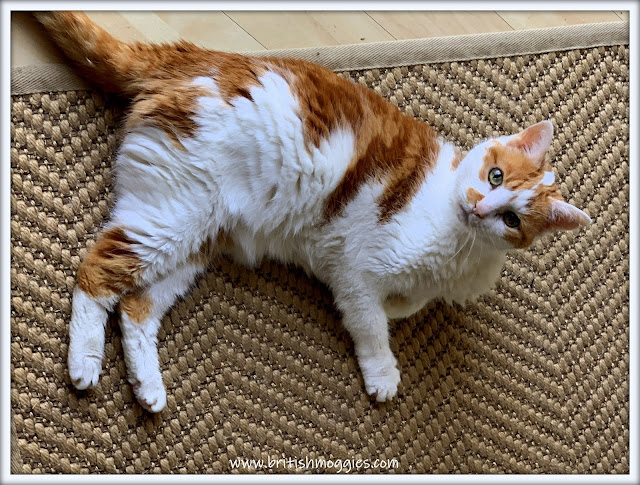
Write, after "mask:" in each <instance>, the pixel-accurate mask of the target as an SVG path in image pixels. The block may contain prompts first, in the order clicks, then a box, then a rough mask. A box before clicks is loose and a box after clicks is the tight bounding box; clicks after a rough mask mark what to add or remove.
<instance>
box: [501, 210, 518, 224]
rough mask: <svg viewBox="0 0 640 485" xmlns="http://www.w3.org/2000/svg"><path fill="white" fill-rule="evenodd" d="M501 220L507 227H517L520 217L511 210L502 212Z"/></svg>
mask: <svg viewBox="0 0 640 485" xmlns="http://www.w3.org/2000/svg"><path fill="white" fill-rule="evenodd" d="M502 220H503V221H504V223H505V224H506V225H507V226H509V227H518V226H519V225H520V218H519V217H518V216H517V215H516V214H515V213H514V212H511V211H507V212H505V213H504V214H502Z"/></svg>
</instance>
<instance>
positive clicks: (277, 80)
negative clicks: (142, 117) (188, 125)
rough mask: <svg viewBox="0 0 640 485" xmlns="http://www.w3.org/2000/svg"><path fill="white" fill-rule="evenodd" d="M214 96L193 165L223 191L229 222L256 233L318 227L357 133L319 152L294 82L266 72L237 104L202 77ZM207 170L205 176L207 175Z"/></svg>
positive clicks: (203, 110)
mask: <svg viewBox="0 0 640 485" xmlns="http://www.w3.org/2000/svg"><path fill="white" fill-rule="evenodd" d="M196 82H197V83H200V84H201V85H203V86H205V87H209V88H210V90H211V93H212V95H211V96H210V97H203V98H200V100H199V102H200V110H199V112H198V125H199V127H200V130H199V131H198V135H197V136H196V138H195V139H194V140H186V142H185V143H184V144H185V147H186V148H187V150H188V151H189V152H191V153H194V154H197V155H196V156H195V157H193V162H192V163H194V164H197V165H198V166H199V167H200V168H201V169H202V174H203V176H204V177H206V178H207V179H208V181H209V184H210V185H212V186H214V187H215V189H216V200H215V201H213V202H214V203H215V204H218V205H220V206H221V207H222V208H223V210H224V218H225V220H232V221H234V220H235V221H238V222H241V223H242V224H244V225H245V226H246V227H247V229H248V230H250V231H252V232H253V233H255V234H258V233H264V234H267V235H269V234H274V233H275V234H278V233H280V234H284V235H288V234H297V233H299V232H300V231H301V230H302V229H303V228H304V227H308V226H310V225H313V224H314V223H316V222H317V220H318V218H319V217H321V215H322V210H323V206H324V203H325V201H326V200H327V198H328V196H329V194H331V192H332V191H333V190H334V189H335V187H336V186H337V185H338V183H339V182H340V180H341V179H342V177H343V176H344V173H345V171H346V169H347V167H348V166H349V163H350V161H351V159H352V158H353V156H354V151H355V139H354V135H353V133H352V132H351V131H349V130H348V129H337V130H334V131H333V132H332V133H330V134H329V135H328V137H327V138H326V139H325V140H323V141H322V142H321V143H320V144H319V146H315V145H313V144H311V143H310V142H309V141H308V138H307V136H306V135H305V126H304V124H303V121H302V118H303V117H302V114H301V112H300V106H299V103H298V101H297V100H296V99H295V97H294V96H293V94H292V93H291V90H290V88H289V85H288V84H287V82H286V81H285V80H284V79H283V78H282V77H281V76H280V75H278V74H275V73H272V72H267V73H266V74H264V75H263V76H262V77H261V84H260V85H259V86H254V87H251V88H250V91H251V99H247V98H236V99H234V103H233V105H232V106H229V105H228V104H227V103H225V102H224V101H223V100H221V99H220V98H219V97H217V96H216V94H215V92H216V89H215V86H213V85H212V84H213V83H214V81H212V80H211V79H209V78H202V79H200V78H199V79H196ZM204 170H206V172H204Z"/></svg>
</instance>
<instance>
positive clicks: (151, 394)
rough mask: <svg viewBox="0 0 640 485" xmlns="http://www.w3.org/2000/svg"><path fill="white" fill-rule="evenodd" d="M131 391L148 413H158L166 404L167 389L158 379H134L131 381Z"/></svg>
mask: <svg viewBox="0 0 640 485" xmlns="http://www.w3.org/2000/svg"><path fill="white" fill-rule="evenodd" d="M131 385H132V386H133V392H134V394H135V395H136V398H137V399H138V402H139V403H140V406H142V407H143V408H144V409H146V410H147V411H149V412H150V413H159V412H160V411H162V410H163V409H164V407H165V406H166V404H167V391H166V390H165V388H164V384H163V383H162V378H160V379H150V380H148V381H146V382H140V381H137V380H134V381H133V382H131Z"/></svg>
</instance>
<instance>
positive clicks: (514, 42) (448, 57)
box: [11, 21, 629, 96]
mask: <svg viewBox="0 0 640 485" xmlns="http://www.w3.org/2000/svg"><path fill="white" fill-rule="evenodd" d="M628 42H629V22H627V21H620V22H600V23H593V24H580V25H568V26H560V27H548V28H542V29H530V30H516V31H507V32H489V33H483V34H467V35H454V36H446V37H431V38H423V39H409V40H392V41H385V42H372V43H366V44H349V45H340V46H325V47H311V48H296V49H276V50H269V51H259V52H243V53H244V54H249V55H255V56H262V57H264V56H270V57H293V58H296V59H303V60H307V61H312V62H315V63H317V64H321V65H323V66H325V67H328V68H329V69H332V70H334V71H346V70H354V69H375V68H383V67H401V66H408V65H413V64H430V63H438V62H452V61H466V60H470V59H486V58H491V57H505V56H516V55H526V54H536V53H540V52H549V51H563V50H571V49H584V48H589V47H599V46H604V45H622V44H627V43H628ZM90 88H91V85H90V84H88V83H87V82H86V81H85V80H84V79H82V78H81V77H80V76H78V75H77V74H76V72H75V71H74V69H73V67H72V66H71V65H70V64H69V65H67V64H40V65H26V66H15V67H13V68H12V69H11V95H12V96H16V95H24V94H31V93H37V92H50V91H69V90H76V89H90Z"/></svg>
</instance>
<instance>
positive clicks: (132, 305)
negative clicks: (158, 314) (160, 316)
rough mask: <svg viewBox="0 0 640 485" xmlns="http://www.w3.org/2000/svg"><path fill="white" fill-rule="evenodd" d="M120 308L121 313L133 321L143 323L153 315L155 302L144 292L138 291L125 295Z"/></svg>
mask: <svg viewBox="0 0 640 485" xmlns="http://www.w3.org/2000/svg"><path fill="white" fill-rule="evenodd" d="M118 307H119V309H120V311H121V312H122V313H124V314H126V315H127V316H128V317H129V318H130V319H131V320H132V321H134V322H136V323H142V322H144V321H145V320H146V319H147V318H149V315H151V310H152V309H153V302H152V301H151V298H149V296H148V295H147V294H146V293H144V292H143V291H142V290H137V291H135V292H133V293H127V294H126V295H124V296H123V297H122V299H121V300H120V303H119V305H118Z"/></svg>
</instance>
